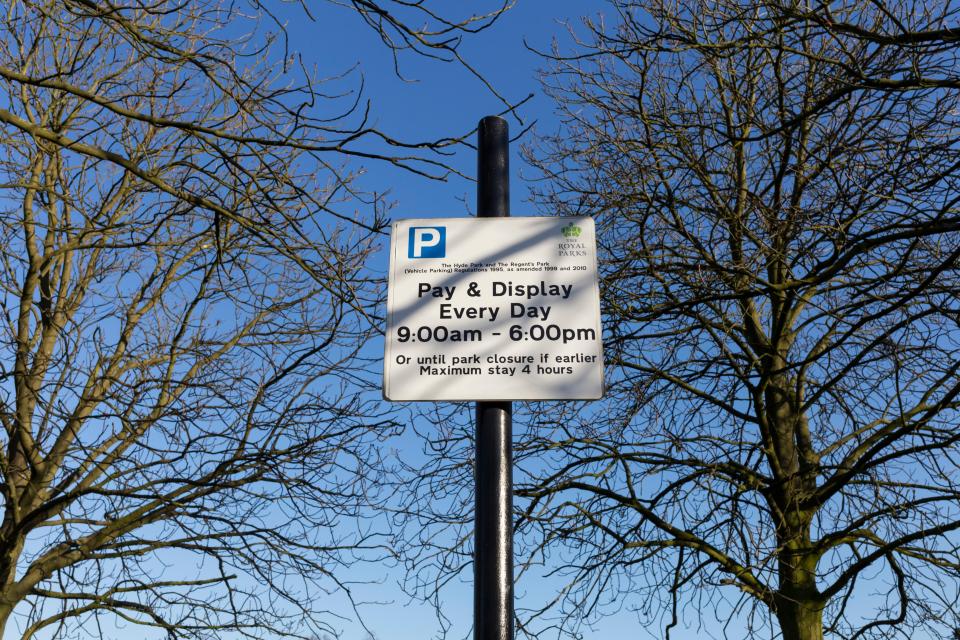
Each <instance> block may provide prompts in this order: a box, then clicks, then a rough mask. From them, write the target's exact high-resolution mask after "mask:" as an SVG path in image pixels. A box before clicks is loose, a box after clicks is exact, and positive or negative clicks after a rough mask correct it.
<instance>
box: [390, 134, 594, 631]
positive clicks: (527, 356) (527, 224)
mask: <svg viewBox="0 0 960 640" xmlns="http://www.w3.org/2000/svg"><path fill="white" fill-rule="evenodd" d="M477 148H478V163H477V168H478V172H477V174H478V175H477V216H478V217H477V218H463V217H461V218H431V219H420V220H398V221H395V222H394V223H393V232H392V234H391V241H390V275H389V285H388V292H387V332H386V336H385V349H384V352H385V353H384V369H383V376H384V384H383V394H384V397H385V398H386V399H388V400H396V401H422V400H459V401H476V440H475V445H476V456H475V467H474V473H475V481H476V520H475V527H474V640H513V523H512V512H513V483H512V442H511V440H512V433H511V431H512V410H513V405H512V402H511V401H512V400H593V399H597V398H600V397H601V396H602V395H603V353H602V342H601V327H600V295H599V288H598V285H597V251H596V230H595V227H594V223H593V219H591V218H588V217H570V218H561V217H538V218H534V217H521V218H510V217H509V216H510V187H509V158H508V151H509V138H508V129H507V122H506V121H505V120H503V119H502V118H498V117H494V116H490V117H486V118H484V119H483V120H481V121H480V126H479V138H478V145H477Z"/></svg>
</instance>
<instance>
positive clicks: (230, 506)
mask: <svg viewBox="0 0 960 640" xmlns="http://www.w3.org/2000/svg"><path fill="white" fill-rule="evenodd" d="M349 8H352V9H353V10H355V11H356V12H357V14H358V15H359V16H360V17H361V18H362V19H363V20H365V21H366V22H367V23H368V24H369V25H370V26H372V27H373V28H374V29H376V30H377V32H378V33H379V34H380V36H381V37H382V39H383V40H384V42H385V43H386V45H387V46H389V47H391V48H393V50H394V51H395V52H397V53H398V54H400V53H402V52H403V50H405V49H409V50H413V51H414V52H418V53H421V54H426V55H433V56H438V57H442V58H446V59H452V60H457V59H459V54H458V53H457V46H458V44H459V38H460V36H461V35H463V34H466V33H470V32H473V31H476V30H479V29H483V28H485V27H486V26H488V25H489V24H491V22H492V21H493V20H494V19H496V17H497V16H498V15H499V14H500V13H501V12H502V10H503V8H504V7H502V6H494V7H493V9H492V11H491V13H489V14H486V15H483V16H479V17H478V16H467V17H465V18H463V19H448V18H445V17H443V14H442V13H441V12H438V11H434V10H433V9H431V8H430V6H429V4H428V3H414V4H410V3H406V2H393V1H387V0H384V1H383V2H375V1H370V2H368V1H363V2H360V1H357V2H352V3H350V4H349ZM269 9H270V7H268V6H266V5H261V4H260V3H259V2H256V1H251V2H248V3H243V2H241V3H219V2H215V1H210V2H206V1H201V2H174V1H167V0H155V1H133V2H129V3H116V2H111V1H110V0H106V1H102V0H98V1H96V2H93V1H90V0H67V1H60V0H57V1H53V0H14V1H13V2H10V3H7V6H6V7H5V8H4V18H3V20H4V21H3V25H2V28H0V78H2V81H0V82H2V84H3V86H4V91H3V95H4V96H5V97H4V99H3V100H2V104H0V122H2V123H3V128H2V139H0V146H2V149H3V153H2V159H0V175H2V177H0V182H2V189H3V192H2V194H3V195H2V199H0V207H2V214H0V236H2V238H0V264H2V268H3V276H2V278H0V289H2V298H0V304H2V313H3V329H2V336H3V339H2V347H0V348H2V349H3V352H4V356H3V359H2V363H3V364H2V368H0V380H2V383H0V420H2V423H3V431H2V433H3V437H4V439H3V446H2V450H0V473H2V484H0V496H2V501H3V520H2V524H0V633H2V634H4V637H13V634H14V633H15V632H16V633H19V634H20V635H21V637H22V638H24V639H27V638H33V637H66V636H67V635H72V634H78V633H79V634H87V635H90V636H95V637H96V636H114V635H116V634H115V633H113V632H112V631H113V630H115V629H116V628H117V627H118V626H130V625H133V626H136V627H140V630H139V631H137V632H136V633H143V634H149V633H150V630H149V629H150V628H153V629H154V630H155V632H156V633H158V634H161V635H166V636H167V637H170V638H189V637H196V638H214V637H216V638H220V637H238V636H249V637H264V634H269V635H271V637H276V636H291V637H304V638H307V637H317V636H318V635H319V634H321V633H323V632H325V631H329V632H331V633H332V632H333V630H332V629H331V628H330V627H329V626H328V625H329V624H330V621H331V620H332V618H330V617H328V616H325V615H323V614H324V613H325V611H326V610H327V609H328V608H329V609H333V608H335V607H334V605H333V604H331V603H330V597H328V596H327V595H326V594H327V593H329V592H330V591H332V590H339V591H340V592H341V593H345V594H346V595H345V596H344V597H346V598H349V588H348V587H349V585H348V584H346V583H344V582H342V580H344V579H345V578H344V577H343V574H342V573H341V572H340V571H339V570H340V569H342V568H343V567H345V566H348V565H349V564H350V563H352V562H354V561H357V560H360V559H363V558H370V557H378V556H380V555H383V554H386V553H389V550H388V549H386V548H385V546H384V543H383V539H382V537H381V535H380V533H381V532H380V528H379V526H378V525H377V523H376V522H365V521H363V520H359V521H357V520H356V519H355V518H356V516H358V515H363V513H364V512H365V511H364V510H365V509H366V508H367V507H368V506H369V505H370V504H371V503H374V502H376V501H377V500H378V496H377V492H376V490H375V485H376V480H377V479H378V475H377V474H378V473H379V467H378V462H379V461H378V453H377V452H378V447H377V442H378V440H380V439H382V438H383V437H385V436H387V435H388V434H390V433H391V432H392V430H393V428H394V427H395V423H394V422H393V421H392V420H391V419H390V418H389V416H386V415H384V414H382V413H381V409H379V408H378V406H377V405H376V404H375V403H374V398H373V397H372V395H371V394H369V393H368V391H366V390H365V389H366V387H365V385H364V383H365V381H366V380H367V379H368V378H367V375H368V374H367V372H366V371H365V367H366V366H367V364H368V363H367V362H366V360H365V359H364V358H363V357H362V353H361V349H362V347H363V345H364V343H365V340H366V338H367V337H368V335H369V334H370V332H371V331H372V330H373V327H372V325H371V323H370V322H369V320H368V317H367V314H368V312H369V310H370V308H371V306H370V305H371V304H372V303H374V302H376V301H377V300H378V299H379V297H380V293H381V292H380V288H379V284H378V283H377V281H376V280H375V279H374V278H373V277H371V275H370V274H369V273H368V272H367V271H364V265H365V261H367V260H368V258H369V255H370V252H371V250H372V247H373V243H374V241H375V240H377V238H378V235H377V234H378V233H379V231H380V229H381V228H382V226H383V225H384V222H385V221H384V219H383V216H382V213H383V212H382V209H381V208H380V205H379V202H378V201H377V200H376V199H372V200H370V201H369V202H370V203H371V204H372V209H373V213H371V214H370V215H368V216H366V217H361V216H358V215H355V214H353V213H351V209H353V208H355V207H356V206H357V202H362V201H363V200H364V199H365V197H366V196H365V195H364V194H363V193H362V191H360V190H358V188H357V186H356V183H355V182H354V180H353V178H354V171H355V165H353V164H351V162H350V161H351V160H353V159H361V160H366V161H381V162H388V163H392V164H395V165H397V166H400V167H403V168H405V169H408V170H410V171H413V172H416V173H420V174H423V175H427V176H431V177H438V178H439V177H443V176H444V175H446V174H447V173H448V171H449V169H448V168H447V167H446V166H445V165H444V163H443V160H444V157H443V156H442V155H438V153H441V152H442V150H443V149H444V148H445V147H447V146H449V145H450V144H453V143H454V142H455V140H453V139H440V140H438V141H436V142H416V141H415V142H410V143H407V142H403V141H400V140H398V139H396V138H394V137H391V136H389V135H388V134H387V133H385V132H382V131H379V130H377V129H375V128H372V127H370V126H369V124H368V122H367V115H368V113H369V105H364V103H363V102H362V101H361V97H360V96H357V95H351V93H350V92H349V91H348V89H349V87H345V86H344V85H343V84H342V83H341V84H337V81H332V82H333V84H324V83H319V82H317V81H316V79H315V78H313V77H311V75H310V74H308V73H306V72H305V71H304V70H303V68H302V65H301V61H300V60H299V59H298V57H297V56H296V55H295V53H291V52H295V49H293V48H291V47H290V46H289V44H290V43H287V42H285V41H284V39H285V34H284V32H283V31H282V28H281V27H282V24H281V22H279V18H277V20H278V22H276V24H274V23H273V22H272V21H273V20H274V17H273V15H272V14H271V13H270V12H269ZM308 9H309V8H308V7H303V8H302V10H303V11H304V12H307V11H308ZM411 25H422V26H418V27H414V26H411ZM274 27H275V28H274ZM271 29H273V31H274V32H275V33H276V35H275V36H271V35H270V33H269V31H270V30H271ZM280 45H285V46H280ZM328 95H340V96H342V97H341V98H329V97H327V96H328ZM341 207H343V208H342V209H341ZM365 208H367V207H365Z"/></svg>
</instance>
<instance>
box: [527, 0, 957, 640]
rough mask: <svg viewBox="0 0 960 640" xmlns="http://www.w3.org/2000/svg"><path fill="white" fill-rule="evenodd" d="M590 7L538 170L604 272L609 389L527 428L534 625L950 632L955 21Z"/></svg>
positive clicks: (887, 14)
mask: <svg viewBox="0 0 960 640" xmlns="http://www.w3.org/2000/svg"><path fill="white" fill-rule="evenodd" d="M610 6H611V8H612V12H613V14H614V19H613V20H610V21H609V22H607V21H601V20H590V21H586V22H585V23H584V26H585V29H584V30H579V31H578V30H574V31H573V33H574V34H575V35H576V36H577V41H576V44H575V46H574V47H573V49H572V50H569V51H567V50H562V49H560V48H558V49H555V50H554V51H553V52H551V53H549V54H548V58H549V59H550V61H551V64H552V68H551V70H549V71H548V72H547V73H546V75H545V86H546V87H547V90H548V91H549V92H550V93H551V94H552V95H553V96H554V98H555V99H556V103H557V105H558V109H559V110H560V114H561V117H562V119H563V124H562V127H561V128H560V130H559V131H558V132H557V133H556V135H549V136H545V137H543V138H542V139H541V142H540V143H539V144H537V145H534V146H531V147H530V148H529V150H528V156H529V157H530V158H531V160H532V161H533V162H534V163H536V164H537V166H538V167H539V168H540V169H541V171H542V177H543V180H542V183H541V184H542V186H541V188H540V189H539V199H540V202H541V203H542V204H543V207H544V208H545V209H547V210H549V211H551V212H557V213H559V214H569V215H574V214H590V215H594V216H596V218H597V220H598V224H599V226H600V228H601V229H602V232H601V245H602V246H601V249H600V251H601V264H602V265H603V269H604V272H605V274H604V282H603V287H602V296H603V300H604V311H605V318H606V357H607V361H608V365H609V379H608V382H609V388H608V391H607V398H606V400H605V401H604V402H603V404H602V406H601V407H592V408H583V411H582V412H578V411H576V410H575V408H572V407H561V408H554V407H542V408H541V410H540V411H539V412H538V413H537V414H536V416H535V418H534V419H533V426H532V434H533V435H532V437H530V439H529V440H528V442H527V443H526V444H525V445H524V447H525V449H526V451H527V453H526V455H527V456H529V457H530V458H532V459H536V460H537V463H536V464H535V465H533V464H532V465H531V466H530V470H531V474H532V477H531V478H530V480H529V481H528V482H526V483H525V486H523V487H522V489H521V490H520V493H521V495H523V496H525V497H526V498H527V499H528V502H527V503H526V505H525V506H524V508H523V522H522V525H521V526H520V530H521V531H523V532H526V533H527V534H528V535H530V536H533V537H534V539H535V540H536V543H535V544H534V546H533V549H532V550H531V551H530V553H531V554H532V557H533V558H534V559H535V558H537V557H543V558H546V557H548V556H549V555H550V554H554V555H553V558H552V560H551V562H553V563H555V564H556V565H559V566H560V568H559V569H558V571H559V572H561V573H562V574H564V575H565V576H566V577H567V579H568V581H569V582H568V586H567V589H568V591H567V592H566V593H565V594H564V596H563V597H562V598H561V600H560V601H559V603H557V604H556V606H555V607H553V608H551V609H550V611H553V612H555V613H557V612H559V614H560V615H561V616H563V617H564V618H565V619H566V620H567V621H568V622H569V623H570V624H572V625H574V626H575V625H576V622H577V621H578V620H580V619H583V618H584V617H585V616H586V614H588V613H591V612H593V613H598V611H600V610H602V608H600V607H601V603H604V602H607V603H610V602H618V603H622V602H624V601H626V602H628V603H633V604H634V605H635V606H636V608H637V611H638V615H639V616H640V617H641V618H643V619H649V620H655V621H658V622H659V623H660V624H661V628H663V629H664V630H665V632H666V634H667V635H669V633H670V631H671V630H672V629H674V628H675V627H676V626H677V625H678V624H681V623H682V622H686V623H688V624H689V623H690V622H691V621H693V622H696V621H699V623H700V624H703V625H710V628H709V632H710V633H711V634H714V635H723V634H724V633H725V632H724V631H723V629H724V628H728V629H729V633H730V634H733V635H735V636H737V637H742V636H741V635H740V634H741V633H742V631H741V627H740V623H742V624H743V625H745V626H746V628H747V630H748V634H749V637H770V636H771V634H775V635H776V636H777V637H782V638H784V639H785V640H801V639H802V640H812V639H819V638H822V637H824V636H826V637H834V638H847V639H850V638H891V637H904V638H907V637H911V636H912V634H915V633H920V632H921V631H922V632H923V633H927V634H932V635H931V636H930V637H934V636H937V637H943V636H947V637H949V636H950V634H951V633H952V632H953V629H954V628H956V627H957V625H958V620H957V615H958V612H957V610H956V608H955V602H956V594H957V589H958V585H960V582H958V578H960V564H958V562H957V551H958V542H960V538H958V535H957V533H956V532H957V530H958V529H960V510H958V504H960V502H958V498H960V469H958V467H957V462H958V459H960V458H958V453H960V452H958V440H960V435H958V432H957V430H956V427H955V425H956V421H957V418H958V412H957V408H958V393H960V375H958V369H960V365H958V356H960V353H958V345H960V332H958V326H960V322H958V318H960V305H958V302H960V301H958V291H960V280H958V278H960V271H958V258H960V234H958V231H960V210H958V202H960V189H958V187H960V185H958V177H957V175H958V174H957V157H958V156H957V151H958V145H957V140H958V133H957V132H958V125H960V121H958V114H960V110H958V109H960V104H958V97H960V95H958V93H957V91H956V88H957V87H958V82H957V69H958V66H957V63H958V53H960V47H958V42H957V33H956V30H955V26H954V25H955V24H956V20H957V17H958V16H957V8H956V7H955V6H953V5H952V4H950V3H946V2H944V3H939V2H937V3H914V2H903V3H900V2H898V3H893V2H849V3H829V4H823V3H821V4H816V3H814V4H804V3H795V2H761V3H747V4H744V3H740V2H735V1H729V2H728V1H724V0H721V1H720V2H701V1H699V0H689V1H687V0H679V1H660V0H649V1H648V0H643V1H640V2H631V1H620V0H615V1H614V2H611V3H610ZM555 554H561V557H562V560H560V561H557V559H556V555H555ZM541 614H542V615H547V613H545V612H541ZM713 616H716V618H717V619H718V620H720V621H722V622H727V621H729V620H730V619H738V620H740V623H732V624H731V625H730V626H729V627H717V626H716V625H715V623H711V622H709V619H710V618H712V617H713Z"/></svg>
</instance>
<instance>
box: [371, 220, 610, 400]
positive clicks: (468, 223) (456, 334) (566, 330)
mask: <svg viewBox="0 0 960 640" xmlns="http://www.w3.org/2000/svg"><path fill="white" fill-rule="evenodd" d="M385 351H386V353H385V356H384V367H383V395H384V397H385V398H387V399H388V400H397V401H406V400H593V399H597V398H600V397H601V396H602V395H603V351H602V342H601V335H600V294H599V290H598V287H597V249H596V231H595V228H594V223H593V219H592V218H432V219H423V220H401V221H398V222H394V223H393V233H392V235H391V238H390V280H389V288H388V292H387V334H386V348H385Z"/></svg>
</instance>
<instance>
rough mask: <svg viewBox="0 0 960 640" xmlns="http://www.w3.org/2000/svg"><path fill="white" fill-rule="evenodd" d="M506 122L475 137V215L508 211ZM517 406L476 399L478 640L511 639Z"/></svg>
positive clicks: (490, 124) (490, 123)
mask: <svg viewBox="0 0 960 640" xmlns="http://www.w3.org/2000/svg"><path fill="white" fill-rule="evenodd" d="M509 151H510V136H509V129H508V127H507V121H506V120H504V119H503V118H499V117H497V116H487V117H485V118H483V119H482V120H481V121H480V127H479V134H478V136H477V216H478V217H480V218H498V217H506V216H509V215H510V157H509V156H510V153H509ZM512 436H513V404H512V403H511V402H478V403H477V430H476V447H477V450H476V467H475V473H476V520H475V522H474V534H473V535H474V538H473V548H474V551H473V573H474V579H473V637H474V640H513V517H512V516H513V449H512Z"/></svg>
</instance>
